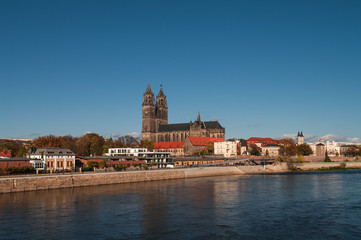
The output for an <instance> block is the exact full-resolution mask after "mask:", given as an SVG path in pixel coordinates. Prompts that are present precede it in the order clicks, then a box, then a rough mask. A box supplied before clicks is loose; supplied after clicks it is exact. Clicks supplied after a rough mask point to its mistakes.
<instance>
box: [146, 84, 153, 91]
mask: <svg viewBox="0 0 361 240" xmlns="http://www.w3.org/2000/svg"><path fill="white" fill-rule="evenodd" d="M151 92H152V89H151V88H150V84H149V82H148V87H147V90H146V91H145V93H151Z"/></svg>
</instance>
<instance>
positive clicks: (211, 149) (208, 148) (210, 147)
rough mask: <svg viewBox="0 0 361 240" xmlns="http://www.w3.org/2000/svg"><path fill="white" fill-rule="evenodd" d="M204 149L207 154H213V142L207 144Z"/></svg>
mask: <svg viewBox="0 0 361 240" xmlns="http://www.w3.org/2000/svg"><path fill="white" fill-rule="evenodd" d="M206 148H207V153H208V154H214V141H210V142H208V143H207V146H206Z"/></svg>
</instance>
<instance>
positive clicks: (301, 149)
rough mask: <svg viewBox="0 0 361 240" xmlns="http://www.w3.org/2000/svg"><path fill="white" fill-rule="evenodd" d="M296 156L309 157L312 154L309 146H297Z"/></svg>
mask: <svg viewBox="0 0 361 240" xmlns="http://www.w3.org/2000/svg"><path fill="white" fill-rule="evenodd" d="M297 154H298V155H302V156H309V155H312V154H313V151H312V149H311V147H310V145H308V144H306V143H304V144H300V145H298V146H297Z"/></svg>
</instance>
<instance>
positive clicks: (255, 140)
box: [247, 137, 280, 145]
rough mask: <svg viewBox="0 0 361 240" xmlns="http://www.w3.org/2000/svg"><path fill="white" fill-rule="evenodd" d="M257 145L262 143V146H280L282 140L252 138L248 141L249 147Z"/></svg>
mask: <svg viewBox="0 0 361 240" xmlns="http://www.w3.org/2000/svg"><path fill="white" fill-rule="evenodd" d="M256 143H261V144H279V143H280V140H275V139H272V138H258V137H251V138H248V139H247V145H248V144H256Z"/></svg>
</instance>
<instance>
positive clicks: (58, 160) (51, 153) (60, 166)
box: [28, 147, 75, 170]
mask: <svg viewBox="0 0 361 240" xmlns="http://www.w3.org/2000/svg"><path fill="white" fill-rule="evenodd" d="M28 157H29V158H31V159H32V161H33V162H32V164H34V165H35V166H34V167H35V168H36V169H44V170H71V169H72V168H73V167H75V154H74V153H73V152H72V151H71V150H70V149H67V148H57V147H47V148H36V147H31V149H30V151H29V153H28ZM41 163H42V164H41ZM36 166H37V167H36Z"/></svg>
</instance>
